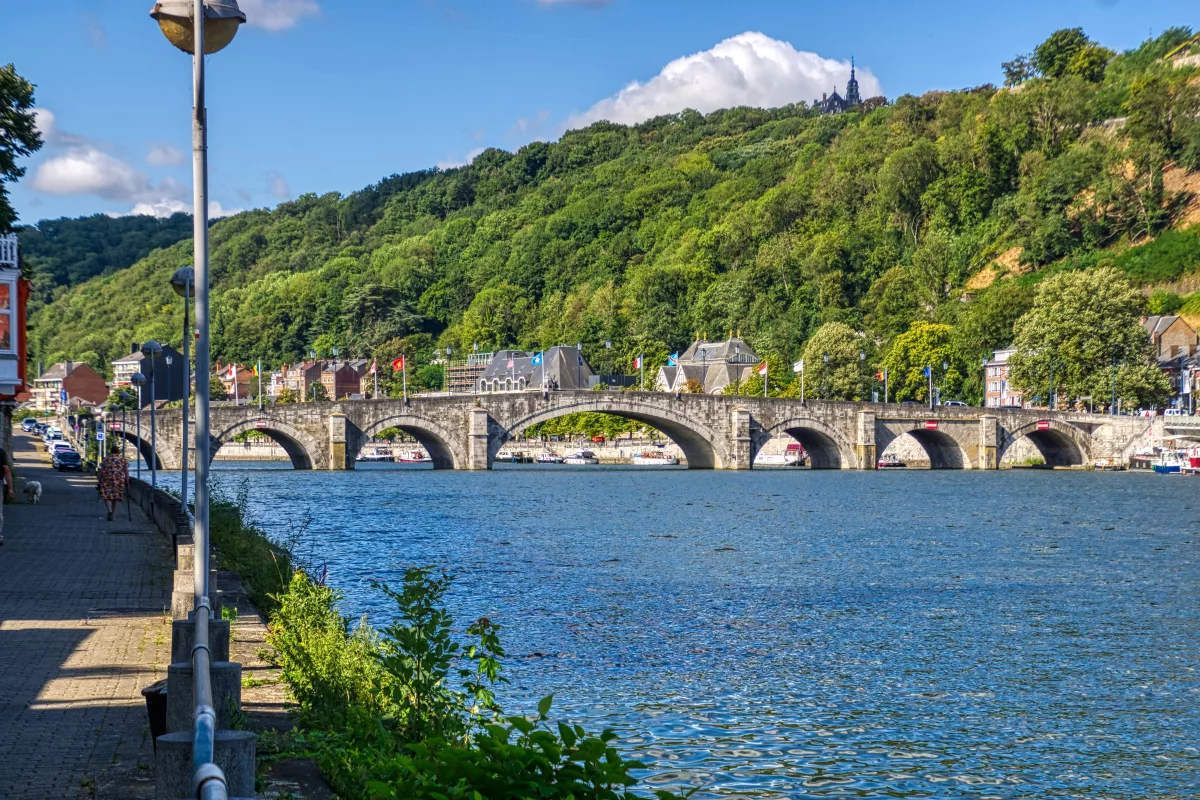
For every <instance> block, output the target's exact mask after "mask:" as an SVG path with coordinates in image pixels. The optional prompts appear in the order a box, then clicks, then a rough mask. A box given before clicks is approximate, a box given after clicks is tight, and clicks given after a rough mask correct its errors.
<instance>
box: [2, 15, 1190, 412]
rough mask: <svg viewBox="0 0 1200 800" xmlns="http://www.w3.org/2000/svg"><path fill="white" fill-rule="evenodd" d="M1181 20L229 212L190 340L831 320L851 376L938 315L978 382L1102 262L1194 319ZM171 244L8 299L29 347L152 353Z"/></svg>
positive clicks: (646, 332) (291, 341)
mask: <svg viewBox="0 0 1200 800" xmlns="http://www.w3.org/2000/svg"><path fill="white" fill-rule="evenodd" d="M1191 36H1192V32H1191V31H1190V30H1188V29H1185V28H1178V29H1173V30H1169V31H1167V32H1165V33H1163V34H1162V35H1161V36H1159V37H1157V38H1155V39H1153V40H1150V41H1147V42H1146V43H1144V44H1143V45H1142V46H1141V47H1139V48H1137V49H1135V50H1131V51H1128V52H1125V53H1122V54H1119V55H1114V54H1113V53H1111V52H1110V51H1107V50H1105V49H1104V48H1102V47H1101V46H1099V45H1098V44H1096V43H1094V42H1091V41H1089V40H1088V39H1087V38H1086V37H1085V36H1084V35H1083V33H1082V32H1081V31H1078V30H1075V31H1060V32H1058V33H1056V34H1054V36H1052V37H1051V38H1050V39H1049V40H1047V41H1046V42H1045V43H1043V44H1042V45H1039V47H1038V48H1037V49H1035V50H1034V51H1033V54H1032V55H1031V56H1029V57H1021V58H1018V59H1015V60H1014V61H1013V62H1009V63H1007V64H1005V65H1004V69H1005V74H1006V77H1007V78H1008V81H1009V83H1011V84H1012V85H1011V86H1010V87H1007V88H997V87H995V86H991V85H988V86H980V87H976V88H973V89H966V90H962V91H950V92H945V91H934V92H929V93H927V94H925V95H922V96H920V97H914V96H904V97H900V98H897V99H896V100H895V101H894V102H892V103H891V104H889V105H883V106H880V107H875V108H872V109H869V110H867V109H864V110H860V111H859V112H854V113H847V114H841V115H833V116H820V115H817V114H816V113H815V112H814V111H812V110H810V109H808V108H807V107H806V106H804V105H803V104H799V105H794V106H787V107H784V108H778V109H770V110H761V109H751V108H735V109H729V110H724V111H718V112H715V113H712V114H709V115H706V116H705V115H701V114H698V113H695V112H691V111H685V112H683V113H681V114H677V115H672V116H666V117H660V118H657V119H653V120H650V121H647V122H645V123H643V124H640V125H636V126H631V127H626V126H621V125H614V124H609V123H604V122H601V123H597V124H594V125H592V126H590V127H588V128H585V129H582V130H575V131H570V132H568V133H566V134H565V135H563V137H562V138H561V139H560V140H559V141H558V142H555V143H543V142H534V143H532V144H530V145H527V146H525V147H523V148H521V149H520V150H518V151H517V152H516V153H506V152H502V151H500V150H495V149H493V150H488V151H486V152H484V153H483V154H482V155H480V156H479V157H478V158H477V159H475V161H474V162H473V163H472V164H471V165H470V166H466V167H463V168H460V169H453V170H447V171H441V170H427V171H424V172H417V173H411V174H407V175H401V176H393V177H391V178H388V179H386V180H383V181H381V182H380V183H378V184H376V185H374V186H371V187H368V188H366V189H364V190H362V191H360V192H356V193H354V194H351V195H349V196H345V197H343V196H340V195H338V194H336V193H330V194H326V195H322V196H316V195H306V196H304V197H301V198H299V199H298V200H295V201H292V202H288V203H284V204H282V205H280V206H278V207H277V208H276V209H274V210H273V211H266V210H257V211H248V212H245V213H242V214H238V215H236V216H234V217H230V218H227V219H223V220H220V221H218V222H216V223H215V224H214V225H213V229H212V241H213V255H212V269H213V299H212V304H213V323H214V336H213V346H214V356H215V358H217V359H219V360H222V361H230V360H236V361H240V362H253V361H256V360H258V359H261V360H262V361H263V363H264V364H265V365H267V366H275V365H278V364H279V363H281V362H284V361H290V360H295V359H299V358H301V357H303V356H304V355H305V354H307V352H308V350H309V348H310V347H313V346H314V345H315V346H316V348H317V349H318V351H321V352H323V353H325V352H328V351H329V349H330V348H331V347H332V346H333V345H339V346H340V347H341V348H342V352H343V353H351V354H354V355H362V356H365V357H370V356H372V355H378V356H379V357H380V360H381V362H384V361H385V360H386V361H390V357H391V355H392V354H393V353H398V352H401V351H407V352H408V353H409V354H410V355H411V356H414V357H415V358H417V359H420V360H424V361H427V360H429V359H430V358H431V357H432V355H433V349H434V346H435V345H437V346H438V347H442V348H444V347H446V346H450V347H452V348H454V350H455V351H456V352H458V353H462V352H463V351H464V350H466V351H470V350H471V348H472V346H473V345H474V344H475V343H478V344H479V347H480V349H481V350H491V349H496V348H500V347H505V346H513V345H516V346H520V347H525V348H529V349H537V348H541V347H547V346H550V345H554V344H558V343H573V342H576V341H578V342H582V343H583V347H584V352H585V354H586V355H587V357H588V358H589V359H590V360H591V361H592V363H593V364H595V365H596V366H597V367H599V368H603V369H606V370H607V369H610V368H614V367H624V368H625V369H626V370H628V369H631V363H632V360H633V357H634V356H635V355H637V354H640V353H644V354H645V355H646V356H647V361H648V363H649V364H650V365H651V366H652V367H653V366H656V365H658V364H660V363H663V362H664V361H665V359H666V355H667V354H668V353H671V352H674V351H676V350H680V349H682V348H684V347H685V346H686V345H687V344H688V343H689V342H690V341H691V340H692V338H693V337H694V336H695V335H696V334H697V333H707V335H708V337H709V338H717V337H723V336H725V335H726V334H727V333H728V332H730V331H740V332H741V334H742V335H743V336H744V337H746V338H747V339H749V341H750V342H751V343H752V344H753V346H754V347H755V348H756V349H757V350H758V351H759V352H760V353H763V354H767V355H770V356H772V358H773V359H775V360H777V361H779V362H781V363H790V360H791V359H794V358H796V357H798V356H799V355H800V354H801V353H802V349H803V346H804V345H805V343H806V342H807V341H809V339H810V338H811V337H812V336H813V335H814V333H815V332H816V331H817V330H818V328H820V327H821V326H822V325H823V324H826V323H833V322H837V323H844V324H845V325H846V326H848V327H849V328H850V329H852V330H854V331H857V332H861V333H862V334H863V336H862V337H860V342H861V347H862V349H863V351H865V352H866V353H867V355H868V357H867V360H866V362H865V364H864V368H865V369H866V370H869V371H873V367H874V365H875V364H877V363H881V362H882V360H883V359H884V357H885V355H886V352H887V350H888V348H889V347H890V346H891V343H892V341H893V340H894V338H895V337H896V336H897V335H899V334H901V333H903V332H905V331H906V330H908V329H909V328H910V327H911V326H912V325H913V324H914V323H915V322H937V323H944V324H946V325H949V326H951V330H952V334H951V338H952V348H951V355H950V358H951V360H953V362H954V364H955V365H956V366H955V369H956V372H957V373H958V374H960V375H961V376H962V377H961V382H960V385H959V386H957V387H955V388H956V390H957V391H958V393H960V394H962V395H963V396H964V397H977V396H978V391H979V375H978V373H979V371H980V370H979V368H978V365H979V363H980V358H981V357H982V356H983V355H984V354H985V353H987V352H988V351H989V350H990V349H992V348H994V347H997V346H1003V345H1007V344H1008V343H1009V342H1010V340H1011V337H1012V335H1013V324H1014V322H1015V320H1016V319H1017V318H1018V317H1019V316H1020V315H1021V314H1023V313H1024V312H1025V311H1026V310H1027V309H1028V308H1029V306H1030V303H1031V296H1032V288H1031V287H1032V286H1033V284H1035V283H1036V282H1037V281H1038V280H1040V279H1041V277H1042V276H1044V275H1045V274H1047V273H1048V272H1054V271H1061V270H1072V269H1083V268H1088V267H1092V266H1097V265H1101V264H1105V265H1113V266H1116V267H1117V268H1119V269H1121V270H1123V271H1124V272H1125V273H1127V274H1128V275H1129V276H1130V277H1131V278H1133V280H1134V281H1135V282H1136V283H1137V284H1139V285H1145V286H1158V287H1164V288H1172V289H1174V290H1175V293H1173V294H1172V293H1170V292H1165V291H1160V292H1158V293H1156V294H1154V296H1153V298H1152V301H1151V302H1152V303H1153V304H1154V306H1155V308H1154V310H1155V311H1171V310H1174V309H1176V308H1179V307H1182V306H1186V310H1187V311H1189V312H1190V313H1193V314H1197V315H1200V296H1196V295H1193V296H1192V298H1190V299H1189V298H1187V297H1184V296H1181V295H1182V294H1183V292H1182V291H1181V287H1187V286H1188V282H1189V281H1195V280H1196V276H1197V274H1198V273H1200V266H1198V265H1200V228H1191V227H1187V225H1188V224H1189V223H1190V222H1196V221H1200V214H1198V213H1197V208H1198V206H1197V205H1196V204H1195V198H1193V197H1192V195H1191V192H1193V191H1196V190H1200V181H1198V180H1197V178H1198V177H1200V176H1198V175H1197V174H1196V171H1197V170H1200V122H1197V111H1198V110H1200V89H1198V81H1197V78H1196V76H1197V74H1198V73H1200V70H1197V69H1196V68H1195V67H1190V66H1181V62H1180V61H1179V60H1178V59H1177V58H1176V57H1173V58H1172V59H1164V58H1163V57H1164V56H1165V55H1167V54H1168V53H1170V52H1172V51H1177V52H1181V53H1185V54H1186V53H1188V52H1190V48H1189V47H1188V46H1186V45H1185V43H1186V42H1187V41H1188V40H1189V38H1190V37H1191ZM1181 45H1183V47H1181ZM25 235H26V234H22V236H23V238H24V237H25ZM190 251H191V241H190V239H187V240H183V241H180V242H179V243H177V244H175V245H173V246H171V247H167V248H165V249H161V250H156V251H155V252H152V253H150V254H149V255H148V256H147V257H145V258H143V259H141V260H140V261H138V262H137V263H135V264H133V265H132V266H130V267H129V268H128V269H123V270H119V271H117V272H115V273H114V274H108V275H101V276H100V277H96V278H92V279H90V280H87V281H86V282H84V283H82V284H80V285H78V286H75V287H73V288H71V289H70V290H69V291H66V292H65V293H62V295H61V296H60V297H57V298H56V299H54V300H53V302H51V303H49V304H48V305H46V306H45V307H43V308H42V309H41V310H39V311H38V312H37V313H36V314H35V316H34V317H33V320H32V334H31V341H32V346H33V350H34V353H35V355H34V357H33V358H32V359H31V362H32V363H36V361H37V360H43V361H46V362H52V361H55V360H58V359H62V358H67V357H70V358H74V359H77V360H86V361H89V362H92V363H93V364H95V365H96V366H97V367H99V368H101V369H104V370H107V368H108V361H109V360H110V359H111V358H113V357H116V356H119V355H120V354H122V353H124V352H126V349H127V348H128V346H129V343H130V342H133V341H142V340H145V339H148V338H156V339H159V340H162V341H167V342H171V343H173V344H176V345H177V344H178V340H179V338H180V327H181V317H182V305H181V301H180V300H179V299H178V298H177V297H176V296H175V295H174V294H173V293H172V291H171V289H170V287H169V284H168V279H169V277H170V275H171V273H172V272H173V271H174V270H175V269H176V268H177V267H179V266H180V265H183V264H187V263H190V260H191V258H190ZM105 269H107V268H105ZM67 271H68V273H69V272H70V269H69V268H68V270H67ZM103 271H104V270H101V272H103ZM968 287H969V288H968ZM1147 294H1149V291H1147ZM605 339H611V340H612V341H613V349H612V351H611V357H610V354H609V352H608V351H606V350H605V348H604V341H605ZM788 377H789V378H790V375H789V376H788Z"/></svg>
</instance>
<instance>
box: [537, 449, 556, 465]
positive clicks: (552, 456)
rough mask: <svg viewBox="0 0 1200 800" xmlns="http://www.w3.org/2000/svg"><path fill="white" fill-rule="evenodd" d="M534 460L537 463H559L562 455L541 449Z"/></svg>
mask: <svg viewBox="0 0 1200 800" xmlns="http://www.w3.org/2000/svg"><path fill="white" fill-rule="evenodd" d="M534 461H535V462H537V463H538V464H561V463H562V462H563V457H562V456H560V455H559V454H558V453H555V452H554V451H553V450H543V451H542V452H540V453H538V454H537V457H536V458H535V459H534Z"/></svg>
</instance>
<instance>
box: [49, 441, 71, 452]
mask: <svg viewBox="0 0 1200 800" xmlns="http://www.w3.org/2000/svg"><path fill="white" fill-rule="evenodd" d="M49 447H50V455H54V454H55V453H61V452H63V451H65V450H70V451H71V452H74V451H75V448H74V447H72V446H71V443H70V442H67V441H64V440H62V439H58V440H55V441H53V442H50V445H49Z"/></svg>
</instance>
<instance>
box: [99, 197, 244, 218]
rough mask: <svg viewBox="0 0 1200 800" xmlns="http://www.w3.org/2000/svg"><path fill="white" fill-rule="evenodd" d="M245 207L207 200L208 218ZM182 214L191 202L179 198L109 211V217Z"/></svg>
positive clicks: (231, 214) (238, 210)
mask: <svg viewBox="0 0 1200 800" xmlns="http://www.w3.org/2000/svg"><path fill="white" fill-rule="evenodd" d="M245 210H246V209H244V208H225V207H224V206H222V205H221V204H220V203H218V202H217V201H216V200H210V201H209V202H208V218H209V219H220V218H221V217H231V216H233V215H234V214H240V213H242V212H243V211H245ZM181 211H182V212H183V213H184V214H190V213H192V204H191V203H184V202H182V201H180V200H160V201H155V202H149V203H138V204H137V205H135V206H134V207H133V209H132V210H130V211H129V213H128V214H120V213H116V212H109V214H108V215H109V216H110V217H135V216H137V215H139V214H148V215H150V216H152V217H169V216H171V215H172V214H178V213H179V212H181Z"/></svg>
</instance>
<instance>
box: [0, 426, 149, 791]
mask: <svg viewBox="0 0 1200 800" xmlns="http://www.w3.org/2000/svg"><path fill="white" fill-rule="evenodd" d="M13 450H14V452H13V461H14V467H15V469H14V472H15V474H16V475H17V476H18V477H23V478H26V479H28V480H37V481H41V483H42V487H43V494H42V502H41V504H40V505H36V506H34V505H25V504H24V498H23V497H18V498H17V504H16V505H9V506H7V507H6V508H5V518H6V521H5V526H4V546H3V547H0V742H2V743H3V744H0V798H3V800H26V799H28V800H33V799H34V798H37V800H43V799H47V798H97V797H99V798H104V797H122V798H136V797H150V796H152V794H153V780H152V776H153V764H154V756H153V751H152V744H151V741H150V730H149V726H148V724H147V721H146V707H145V702H144V700H143V699H142V697H141V695H140V691H141V689H142V688H144V687H146V686H148V685H149V684H151V683H153V682H154V681H156V680H158V679H159V678H164V677H166V667H167V662H168V660H169V658H170V649H171V628H170V602H171V600H170V593H171V585H170V582H171V551H170V545H169V542H168V540H167V539H166V537H164V536H162V535H160V534H159V533H158V532H157V531H155V530H154V529H153V526H152V525H151V524H150V523H149V522H148V520H147V519H146V517H145V516H144V515H143V514H142V513H141V511H140V510H139V509H138V508H137V507H134V508H133V519H132V521H130V520H129V518H128V517H127V515H126V509H125V506H124V505H122V507H121V512H120V514H119V515H118V517H117V520H116V521H115V522H111V523H110V522H106V521H105V511H104V504H103V503H102V502H101V501H100V499H99V496H98V495H97V493H96V489H95V485H96V484H95V478H94V476H90V475H89V476H83V475H79V474H77V473H68V474H66V475H61V474H59V473H58V472H56V471H54V470H53V469H51V468H50V466H49V460H48V458H47V457H46V456H45V454H44V450H43V449H42V448H41V447H40V446H39V445H38V444H35V440H34V439H33V438H31V437H30V436H28V435H26V434H23V433H21V432H20V431H16V432H14V435H13Z"/></svg>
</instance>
